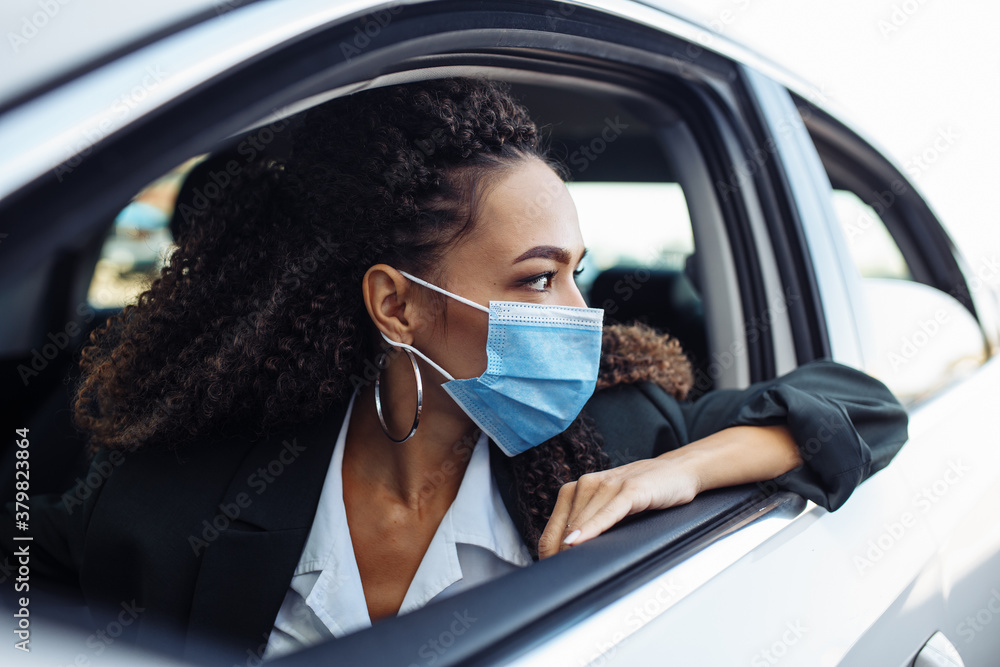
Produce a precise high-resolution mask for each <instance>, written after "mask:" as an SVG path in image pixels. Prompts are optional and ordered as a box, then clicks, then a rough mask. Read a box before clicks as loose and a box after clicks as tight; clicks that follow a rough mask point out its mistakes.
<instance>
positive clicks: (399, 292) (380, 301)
mask: <svg viewBox="0 0 1000 667" xmlns="http://www.w3.org/2000/svg"><path fill="white" fill-rule="evenodd" d="M361 291H362V294H363V296H364V300H365V308H367V309H368V316H369V317H371V318H372V322H374V323H375V326H376V327H377V328H378V330H379V331H381V332H382V333H384V334H385V335H386V336H388V337H389V338H391V339H392V340H394V341H396V342H397V343H406V344H407V345H411V344H412V343H413V333H414V330H415V329H416V328H417V327H418V326H419V324H420V322H421V317H420V315H421V312H420V307H419V306H420V302H419V301H418V300H417V298H416V296H417V295H416V292H415V290H414V289H413V284H412V283H411V282H410V281H409V280H408V279H407V278H406V276H404V275H403V274H401V273H400V272H399V271H397V270H396V269H394V268H392V267H391V266H389V265H388V264H376V265H375V266H372V267H371V268H369V269H368V270H367V271H366V272H365V277H364V278H362V280H361Z"/></svg>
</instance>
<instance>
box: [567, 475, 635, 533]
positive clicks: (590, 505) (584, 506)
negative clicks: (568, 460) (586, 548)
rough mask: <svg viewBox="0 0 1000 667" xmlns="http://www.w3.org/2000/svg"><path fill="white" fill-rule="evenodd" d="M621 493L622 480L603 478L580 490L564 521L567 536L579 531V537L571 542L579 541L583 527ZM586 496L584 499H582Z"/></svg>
mask: <svg viewBox="0 0 1000 667" xmlns="http://www.w3.org/2000/svg"><path fill="white" fill-rule="evenodd" d="M621 493H622V480H620V479H615V478H612V477H608V476H605V477H603V478H602V479H600V480H599V481H598V482H597V484H596V486H593V487H591V488H589V489H580V490H578V491H577V493H576V496H575V498H574V501H575V502H574V503H573V510H572V511H571V512H570V515H569V519H568V520H567V521H566V523H567V527H566V531H567V535H569V534H570V533H572V531H574V530H580V531H581V535H579V536H577V537H576V538H574V539H573V540H572V542H573V543H576V542H578V541H579V540H580V538H581V537H583V535H582V530H583V527H584V526H585V525H586V524H587V523H588V522H589V521H590V520H591V519H592V518H593V517H594V515H596V514H597V513H598V512H601V511H603V510H604V508H605V507H607V506H608V504H609V503H611V502H612V501H613V500H614V499H615V498H616V497H617V496H618V495H620V494H621ZM584 496H586V497H584Z"/></svg>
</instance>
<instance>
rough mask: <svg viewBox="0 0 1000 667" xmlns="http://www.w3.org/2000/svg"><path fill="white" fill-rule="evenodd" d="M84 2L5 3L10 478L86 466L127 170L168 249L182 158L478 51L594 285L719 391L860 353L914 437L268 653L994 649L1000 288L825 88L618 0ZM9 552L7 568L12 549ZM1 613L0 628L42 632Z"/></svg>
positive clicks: (818, 653) (980, 653) (70, 649)
mask: <svg viewBox="0 0 1000 667" xmlns="http://www.w3.org/2000/svg"><path fill="white" fill-rule="evenodd" d="M73 7H74V5H70V4H68V3H64V2H63V1H62V0H60V1H59V2H56V1H55V0H53V1H52V2H36V3H28V2H20V3H14V4H13V5H11V6H8V7H7V8H5V9H4V10H2V12H3V15H4V17H5V18H6V20H7V25H9V26H10V29H9V30H5V33H7V34H8V37H7V40H8V42H10V48H11V49H12V50H13V51H14V52H15V56H14V58H15V60H14V63H15V64H16V67H14V68H12V69H10V70H9V71H7V72H5V75H4V78H3V81H2V82H0V147H2V150H0V304H2V310H3V314H2V316H0V370H2V381H0V387H2V391H3V399H4V404H5V408H4V413H3V418H2V421H3V428H4V430H3V433H4V443H5V445H4V447H5V449H4V450H3V469H4V471H5V472H4V473H3V477H2V478H0V483H2V487H0V488H2V489H3V491H4V497H5V499H13V497H14V491H15V487H14V474H13V471H14V461H15V456H16V451H17V447H16V445H15V444H14V441H13V440H12V436H11V434H12V433H14V431H15V429H17V428H23V427H28V428H30V432H31V434H32V450H31V457H32V459H31V460H32V473H33V474H32V477H31V490H32V492H33V493H34V492H42V491H54V492H59V491H62V490H63V489H65V488H66V487H67V486H68V485H69V483H70V482H71V481H72V480H73V478H74V476H75V475H77V474H79V472H78V467H77V463H78V461H79V453H80V447H81V441H80V440H79V439H78V436H77V435H76V434H75V432H74V431H73V430H72V429H71V428H70V426H69V420H68V410H67V407H68V400H69V398H68V395H67V393H66V387H65V385H64V384H63V383H62V380H63V378H64V377H65V376H67V374H72V367H73V354H74V353H75V352H77V351H78V350H79V348H80V346H81V344H82V342H83V340H84V337H85V335H86V333H87V331H88V330H90V329H92V328H93V327H95V326H97V325H98V324H100V323H101V322H102V321H103V316H104V315H106V314H107V313H111V312H114V311H115V310H116V309H119V308H121V306H122V305H123V303H124V300H126V299H127V298H129V296H128V295H129V294H133V295H134V293H135V289H137V287H138V286H139V285H141V281H142V279H143V277H144V276H143V275H139V274H137V271H136V270H135V268H136V267H135V266H133V262H132V260H130V259H129V258H128V257H122V253H123V250H122V249H123V248H127V247H129V246H128V244H123V243H121V242H118V243H117V244H115V243H111V240H113V239H114V238H118V239H119V241H120V239H121V235H122V234H123V233H124V232H123V231H122V229H120V227H121V226H122V224H124V223H121V222H119V225H118V227H119V229H114V228H113V222H114V221H115V218H116V216H118V215H119V212H120V211H122V210H123V209H124V208H125V207H126V205H127V204H129V202H130V201H131V200H132V199H133V198H136V197H137V195H138V199H139V200H141V201H144V202H147V203H149V204H150V205H156V204H157V202H161V205H162V206H165V207H166V208H165V209H164V210H163V215H162V219H161V220H160V222H159V223H155V224H153V226H154V227H155V226H156V224H158V225H159V228H158V231H156V230H154V231H153V232H150V231H149V230H148V229H147V230H145V235H144V236H140V237H129V238H131V239H132V241H131V242H132V243H135V242H136V241H135V238H140V239H161V240H160V241H157V243H160V244H161V245H158V246H156V250H157V251H162V250H164V249H165V248H167V247H168V244H169V230H168V226H167V220H168V219H169V215H170V213H171V212H172V210H171V209H172V208H173V207H174V206H175V204H174V203H173V199H172V197H173V196H175V195H176V190H177V184H178V183H179V177H178V174H180V175H182V176H183V174H184V173H186V172H187V170H189V169H190V167H191V165H192V164H193V162H192V158H194V157H196V156H200V155H204V154H206V153H218V152H220V151H223V150H229V151H233V150H235V151H236V153H235V155H237V156H242V157H239V158H238V159H242V158H244V157H245V158H247V159H252V158H251V157H250V155H251V154H253V155H254V156H256V154H257V152H258V151H268V150H273V151H277V150H280V149H281V142H282V140H283V137H282V130H283V128H284V127H285V120H284V119H285V118H287V117H288V116H291V115H292V114H294V113H297V112H300V111H302V110H304V109H307V108H309V107H310V106H313V105H315V104H318V103H320V102H323V101H326V100H329V99H332V98H334V97H337V96H341V95H345V94H348V93H351V92H353V91H357V90H361V89H364V88H367V87H374V86H382V85H388V84H393V83H400V82H408V81H415V80H421V79H428V78H437V77H444V76H456V75H460V76H487V77H492V78H497V79H502V80H505V81H509V82H511V84H512V90H513V91H514V92H515V94H516V95H517V96H518V97H519V98H520V99H521V100H522V101H523V102H524V103H525V105H526V106H527V107H528V108H529V109H530V110H531V112H532V116H533V118H534V119H535V120H536V121H538V123H539V125H540V126H546V128H547V131H548V132H549V135H550V136H551V144H552V146H553V153H554V155H555V156H556V157H561V158H562V159H563V160H564V161H565V163H566V164H567V165H568V167H569V169H570V171H571V172H572V181H571V183H570V189H571V192H572V194H573V196H574V198H575V199H576V201H577V204H578V208H579V210H580V214H581V225H582V227H583V233H584V237H585V238H586V239H587V242H588V245H589V246H590V254H589V255H588V262H589V263H590V270H588V272H587V274H584V275H585V277H586V276H587V275H590V276H592V277H593V280H592V282H590V283H588V284H586V285H582V287H583V288H584V290H585V293H586V294H587V295H588V297H589V300H590V302H591V304H592V305H596V306H601V307H605V309H606V310H607V312H608V315H609V316H610V317H612V318H614V319H620V320H629V319H635V318H642V319H645V320H646V321H648V322H650V323H651V324H654V325H657V326H660V327H662V328H666V329H668V330H670V331H671V333H673V334H674V335H676V336H677V337H678V338H680V339H681V340H682V342H684V344H685V347H686V349H687V350H688V352H689V353H690V355H691V357H692V359H693V361H694V362H695V366H696V368H697V369H698V378H699V384H698V387H697V389H698V390H699V391H704V390H707V389H709V388H713V387H714V388H739V387H745V386H747V385H748V384H749V383H751V382H756V381H760V380H766V379H770V378H774V377H777V376H779V375H782V374H784V373H786V372H788V371H790V370H792V369H793V368H795V367H796V366H798V365H799V364H802V363H805V362H807V361H809V360H813V359H820V358H830V359H833V360H835V361H838V362H840V363H843V364H847V365H850V366H854V367H857V368H860V369H863V370H865V371H867V372H869V373H871V374H873V375H875V376H876V377H878V378H880V379H881V380H883V381H884V382H885V383H886V384H887V385H888V386H889V387H890V388H891V389H893V391H894V392H895V393H896V394H897V396H898V397H899V398H900V399H901V400H902V401H903V402H904V403H905V404H906V405H907V406H908V408H909V410H910V414H911V420H910V427H909V432H910V439H909V442H908V443H907V444H906V445H904V446H903V448H902V450H901V451H900V452H899V454H898V455H897V456H896V457H895V459H894V460H892V462H891V463H890V464H889V465H888V466H887V467H885V468H884V469H883V470H881V471H880V472H878V473H877V474H875V475H874V476H872V477H871V478H870V479H868V480H867V481H865V482H864V483H863V484H862V485H861V486H860V487H859V488H858V489H857V490H856V491H855V492H854V494H853V495H852V496H851V498H850V499H849V500H848V501H847V503H846V504H845V505H844V506H843V507H841V508H840V509H838V510H837V511H835V512H832V513H830V512H827V511H826V510H824V509H822V508H820V507H818V506H816V505H815V504H813V503H812V502H807V501H805V500H803V499H802V498H800V497H798V496H796V495H793V494H790V493H770V492H771V491H773V489H768V488H767V485H766V484H763V485H759V486H752V487H738V488H733V489H725V490H720V491H716V492H711V493H706V494H704V495H703V496H699V497H698V498H697V499H696V500H695V501H694V502H692V503H690V504H689V505H685V506H682V507H677V508H674V509H671V510H667V511H662V512H654V513H648V514H644V515H641V516H639V517H636V518H634V519H633V520H630V521H628V522H626V523H624V524H623V525H621V526H619V527H616V528H615V529H614V530H612V531H610V532H608V533H607V534H605V535H602V536H601V537H599V538H597V539H594V540H592V541H591V542H588V543H586V544H583V545H581V546H580V547H579V548H574V549H572V550H570V551H568V552H566V553H563V554H561V555H559V556H558V557H556V558H552V559H547V560H545V561H541V562H538V563H536V564H534V565H533V566H531V567H528V568H525V569H524V570H521V571H518V572H515V573H513V574H510V575H507V576H504V577H503V578H501V579H499V580H495V581H493V582H490V583H488V584H486V585H484V586H482V587H479V588H476V589H474V590H471V591H468V592H465V593H462V594H460V595H458V596H455V597H452V598H449V599H447V600H445V601H442V602H438V603H434V604H431V605H429V606H427V607H425V608H424V609H422V610H420V611H417V612H414V613H412V614H408V615H405V616H400V617H397V618H392V619H388V620H385V621H382V622H379V623H376V624H375V625H374V626H373V627H372V628H371V629H368V630H364V631H361V632H358V633H355V634H352V635H349V636H347V637H344V638H341V639H336V640H333V641H330V642H328V643H325V644H321V645H318V646H314V647H312V648H309V649H306V650H304V651H302V652H300V653H296V654H293V655H290V656H288V657H286V658H283V659H280V660H277V661H275V664H287V665H297V664H302V665H312V664H321V663H327V662H329V663H333V662H337V663H338V664H365V663H367V664H396V665H400V664H401V665H411V664H412V665H450V664H461V663H474V664H484V663H486V664H517V665H532V664H545V665H550V664H560V665H571V664H572V665H578V664H579V665H582V664H587V663H593V664H621V665H633V664H678V665H751V666H753V667H765V666H770V665H777V664H785V665H835V664H843V665H859V666H864V667H869V666H871V665H893V666H901V665H911V664H914V665H942V664H946V665H961V664H965V665H968V666H969V667H973V666H986V665H994V664H997V660H1000V592H998V591H1000V525H998V523H997V521H996V520H995V519H991V518H990V517H991V515H992V508H993V507H996V506H997V505H1000V447H997V443H996V439H995V435H994V433H995V422H994V421H993V418H994V416H995V414H994V412H993V411H994V410H995V409H996V407H995V406H996V397H997V396H998V395H1000V367H998V365H997V363H996V361H995V360H994V356H995V354H996V352H997V349H998V335H1000V325H998V322H1000V319H998V314H997V303H996V299H995V296H994V295H993V294H992V293H991V292H990V291H989V290H988V289H987V288H986V286H985V284H986V279H987V278H988V277H989V276H990V275H992V274H995V273H996V271H997V270H1000V266H992V265H983V266H968V265H966V263H964V262H963V260H962V258H961V257H960V256H959V254H958V253H957V251H956V249H955V246H954V244H953V243H952V242H951V240H950V239H949V237H948V234H947V232H946V231H945V230H944V229H943V228H942V226H941V224H940V223H939V221H938V220H937V219H936V218H935V216H934V213H933V212H932V210H931V208H930V207H929V206H928V205H927V203H925V201H924V199H923V198H922V197H921V195H920V194H919V192H918V190H917V189H916V187H915V186H914V185H913V184H912V183H911V182H910V181H909V180H908V178H907V177H906V175H905V174H904V172H903V170H902V169H901V168H900V166H898V165H896V164H894V163H893V161H892V160H890V159H889V158H887V157H886V156H885V155H884V154H883V153H882V152H880V151H879V150H878V149H877V148H874V147H873V146H872V144H871V143H869V142H868V141H866V140H865V139H864V138H862V137H861V136H859V135H858V134H857V133H856V132H855V131H853V130H852V129H851V128H849V127H847V126H846V125H844V124H843V123H842V122H840V121H838V120H837V118H836V117H834V116H833V115H832V114H831V113H830V112H829V111H828V110H827V109H826V107H825V104H824V101H823V98H822V95H821V94H819V93H818V92H816V91H814V90H813V89H811V88H810V87H808V86H807V85H805V84H803V83H801V82H800V81H798V80H797V79H795V77H793V76H791V75H790V74H788V73H787V72H785V71H784V70H782V69H781V68H779V67H777V66H776V65H773V64H771V63H769V62H767V61H765V60H764V59H762V58H760V57H758V56H756V55H755V54H753V53H752V52H750V51H748V50H746V49H744V48H742V47H740V46H739V45H737V44H734V43H732V42H730V41H728V40H726V39H724V38H722V37H721V36H719V35H717V34H715V33H713V32H711V31H710V30H709V29H708V28H706V27H704V26H701V25H698V24H697V23H695V22H692V21H691V20H689V19H686V18H685V17H683V16H680V15H678V14H676V13H673V12H671V11H666V10H662V9H658V8H654V7H652V6H649V5H647V4H643V3H640V2H631V1H628V0H607V1H602V2H597V1H596V0H579V1H572V2H569V1H565V2H564V1H560V0H506V1H505V0H496V1H494V0H484V1H483V2H458V1H426V2H424V1H414V2H397V3H388V4H387V3H383V2H375V1H372V0H344V1H341V2H333V1H331V0H261V1H259V2H227V3H219V2H208V1H204V2H200V1H198V0H187V1H186V2H178V3H175V4H173V5H172V6H169V7H160V8H152V7H151V8H146V7H143V8H142V10H141V11H140V10H139V9H137V8H133V9H123V7H122V5H119V4H117V3H114V2H108V1H105V0H95V1H94V2H90V3H87V8H86V12H87V13H88V18H89V19H90V21H89V23H88V24H87V25H88V26H90V28H89V29H88V30H87V31H81V30H78V29H75V28H76V26H75V25H74V21H75V20H76V18H75V16H76V15H75V14H74V15H72V16H71V15H70V12H71V11H73ZM136 7H138V4H137V5H136ZM123 11H127V12H132V15H131V18H129V19H128V20H127V21H121V20H117V21H116V18H119V19H120V14H119V13H120V12H123ZM10 35H14V36H15V37H14V38H11V37H10ZM35 47H38V48H35ZM42 47H44V48H42ZM32 49H34V50H32ZM8 57H9V56H8ZM164 178H165V179H166V180H164ZM151 184H152V185H151ZM165 184H166V185H165ZM170 184H173V185H172V186H171V187H173V191H172V194H171V193H168V195H169V196H165V195H164V193H163V192H162V191H158V190H157V188H161V189H162V188H164V187H167V186H170ZM216 185H218V184H216ZM192 187H193V186H192ZM168 190H169V187H168ZM183 196H187V197H189V198H190V199H188V200H187V201H188V203H189V204H192V205H197V202H196V197H198V196H202V197H211V196H212V195H211V192H210V190H208V189H206V188H202V189H198V190H196V191H195V190H189V191H188V192H187V194H186V195H183V194H182V197H183ZM163 201H166V202H167V203H166V204H162V202H163ZM182 201H183V200H182ZM175 217H176V216H175ZM154 218H156V216H155V215H154ZM151 224H152V223H151ZM150 242H151V241H150ZM102 252H103V253H104V254H103V255H102ZM126 254H127V253H126ZM148 263H149V262H148V261H147V262H146V264H148ZM152 270H154V271H155V270H156V266H153V268H152ZM129 290H132V291H131V292H130V291H129ZM8 529H9V530H13V528H9V527H6V526H5V527H2V530H8ZM2 576H4V577H5V580H4V583H3V584H0V585H3V586H11V585H12V583H13V578H14V576H15V573H14V572H13V571H12V570H10V568H9V564H8V567H7V569H5V570H4V573H2ZM164 576H169V573H164ZM14 613H17V609H16V608H15V609H14ZM10 618H11V617H8V619H10ZM38 622H41V623H44V619H38ZM11 627H12V629H14V630H16V629H17V619H16V618H15V619H14V622H13V623H12V624H11ZM119 631H121V628H119ZM64 632H65V635H64V636H65V637H66V638H68V639H67V640H66V642H64V645H62V646H60V647H59V648H58V651H57V650H56V648H55V647H54V646H53V645H51V644H50V645H48V646H46V645H44V642H43V641H42V637H41V636H39V635H37V634H36V638H35V640H34V644H35V647H36V650H37V651H41V652H42V655H49V656H50V657H51V656H56V658H55V659H58V660H60V661H62V662H60V663H59V664H70V663H72V662H73V661H74V660H77V664H83V663H81V662H80V661H79V658H81V657H82V658H83V659H85V660H88V661H90V662H88V663H87V664H102V663H103V661H104V660H106V659H108V657H109V656H111V655H112V654H113V653H114V652H113V651H110V650H107V653H105V652H106V649H108V648H109V647H110V646H111V644H112V643H114V642H113V638H112V641H109V642H105V640H104V639H100V640H95V639H94V635H89V637H88V635H87V633H84V634H82V635H79V636H77V635H75V634H74V632H77V631H76V630H73V629H72V628H70V627H68V626H67V627H66V628H65V629H64ZM46 636H49V637H51V636H52V635H51V634H50V635H46ZM7 637H8V640H7V642H8V644H10V646H5V647H4V648H3V649H0V651H3V652H6V651H8V650H10V651H11V652H12V653H11V655H15V656H16V657H21V656H19V655H17V654H16V652H15V651H16V650H15V649H14V648H13V644H14V639H15V635H12V634H10V633H9V632H8V634H7ZM115 648H119V647H117V646H116V647H115ZM45 651H49V653H48V654H46V653H45ZM53 652H55V653H53ZM4 655H6V653H4ZM37 655H39V654H38V653H36V656H37ZM210 656H211V651H210V649H206V653H205V659H206V661H209V662H210ZM27 659H29V660H30V656H28V658H27ZM153 659H154V658H153V657H150V656H144V657H142V658H141V660H153ZM254 660H256V657H255V656H254V655H252V654H251V655H249V656H248V659H247V664H254V662H253V661H254ZM3 661H4V663H5V664H14V663H12V662H11V661H9V660H8V659H7V657H5V658H4V659H3ZM126 662H127V661H126Z"/></svg>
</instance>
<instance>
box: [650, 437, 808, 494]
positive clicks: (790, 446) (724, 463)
mask: <svg viewBox="0 0 1000 667" xmlns="http://www.w3.org/2000/svg"><path fill="white" fill-rule="evenodd" d="M657 458H660V459H664V460H670V461H672V462H673V463H674V464H675V465H679V466H682V467H684V468H687V469H688V472H689V474H691V475H692V476H694V478H695V479H696V480H697V489H698V493H701V492H702V491H707V490H709V489H717V488H721V487H725V486H734V485H736V484H746V483H749V482H762V481H765V480H768V479H774V478H775V477H778V476H779V475H783V474H785V473H786V472H788V471H789V470H792V469H793V468H796V467H798V466H800V465H802V457H801V456H800V455H799V449H798V447H796V445H795V440H794V439H792V435H791V433H790V432H789V430H788V428H787V427H785V426H733V427H731V428H727V429H724V430H722V431H719V432H717V433H713V434H712V435H709V436H707V437H704V438H702V439H701V440H696V441H695V442H692V443H690V444H688V445H685V446H683V447H681V448H679V449H675V450H673V451H669V452H666V453H664V454H661V455H660V456H658V457H657Z"/></svg>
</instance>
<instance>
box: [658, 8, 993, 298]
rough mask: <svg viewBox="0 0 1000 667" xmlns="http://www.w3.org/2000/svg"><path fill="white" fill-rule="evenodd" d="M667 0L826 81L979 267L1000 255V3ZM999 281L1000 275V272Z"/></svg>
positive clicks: (841, 108)
mask: <svg viewBox="0 0 1000 667" xmlns="http://www.w3.org/2000/svg"><path fill="white" fill-rule="evenodd" d="M662 4H666V5H671V6H679V7H681V8H683V9H684V10H686V12H687V13H689V14H690V15H692V16H695V17H697V18H699V19H701V20H702V21H704V22H706V23H709V24H710V25H711V26H712V27H713V29H715V30H717V31H718V32H720V33H722V34H723V35H725V36H726V37H728V38H731V39H734V40H735V41H738V42H741V43H742V44H744V45H746V46H748V47H750V48H752V49H753V50H755V51H757V52H758V53H760V54H762V55H764V56H766V57H767V58H769V59H771V60H773V61H775V62H777V63H778V64H780V65H782V66H783V67H785V68H786V69H789V70H791V71H792V72H794V73H795V74H798V75H799V76H800V77H802V78H804V79H806V80H807V81H809V82H810V83H812V84H813V85H814V86H816V87H818V88H820V90H821V91H822V92H823V94H824V95H825V96H826V98H828V99H829V100H830V102H831V103H832V105H833V107H834V110H835V112H836V113H837V115H839V116H841V117H842V119H843V120H845V121H848V122H849V124H851V125H852V126H854V127H855V128H859V129H860V130H861V131H862V133H863V134H864V136H865V137H866V138H868V139H869V140H873V141H874V142H875V143H876V145H877V146H879V147H880V148H881V149H883V150H884V151H886V152H888V153H889V154H890V155H891V156H893V157H894V158H895V159H896V161H897V162H898V163H899V164H900V165H902V166H903V167H904V172H905V173H907V174H909V175H910V178H911V180H914V182H915V185H916V186H917V188H918V189H919V190H920V191H921V192H922V193H923V194H924V196H925V198H926V199H927V200H928V202H929V203H930V205H931V207H932V208H933V209H934V210H935V212H936V213H937V214H938V216H939V217H940V219H941V220H942V222H943V223H944V225H945V227H946V228H947V229H948V231H949V232H950V233H951V235H952V238H953V239H954V240H955V242H956V243H957V244H958V246H959V249H960V250H961V252H962V253H963V254H964V256H965V258H966V260H967V261H968V262H969V264H970V267H971V268H973V269H975V268H976V267H977V266H980V265H983V264H984V263H985V262H986V261H987V260H989V259H991V258H992V257H994V256H1000V225H998V224H997V221H998V217H1000V215H998V210H1000V202H998V201H997V198H998V197H1000V187H998V185H1000V184H997V183H996V175H997V174H998V172H1000V169H998V165H997V160H998V158H1000V119H998V117H997V116H998V114H997V110H998V109H997V107H998V104H997V103H998V101H1000V85H998V84H1000V48H997V46H996V44H997V29H998V27H1000V3H997V2H987V1H985V0H949V1H948V2H945V1H944V0H906V1H900V0H895V1H886V0H837V2H816V1H815V0H697V2H696V1H694V0H671V1H670V2H666V1H664V2H663V3H662ZM941 137H943V139H940V138H941ZM935 141H937V146H938V148H943V150H938V149H935V147H934V146H935ZM913 172H917V176H916V177H915V179H914V177H913ZM992 282H993V284H994V285H997V286H1000V275H997V276H994V277H993V278H992Z"/></svg>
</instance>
